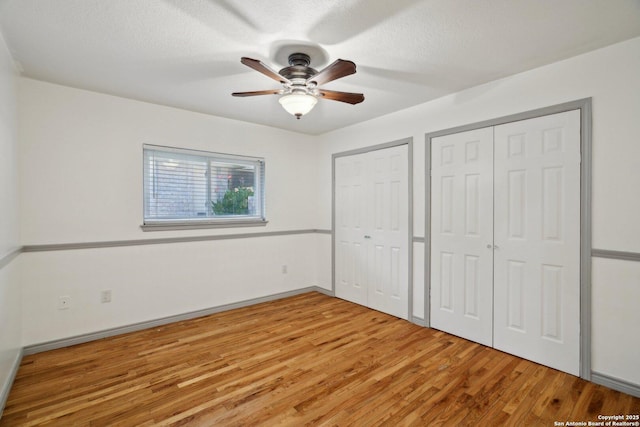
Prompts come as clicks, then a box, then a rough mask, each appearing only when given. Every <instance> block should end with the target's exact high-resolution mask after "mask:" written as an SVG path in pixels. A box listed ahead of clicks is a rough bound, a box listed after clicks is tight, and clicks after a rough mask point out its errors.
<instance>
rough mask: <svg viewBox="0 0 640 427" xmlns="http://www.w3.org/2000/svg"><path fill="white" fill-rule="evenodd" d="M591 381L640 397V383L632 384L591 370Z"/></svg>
mask: <svg viewBox="0 0 640 427" xmlns="http://www.w3.org/2000/svg"><path fill="white" fill-rule="evenodd" d="M591 382H593V383H596V384H600V385H603V386H605V387H609V388H611V389H613V390H618V391H621V392H622V393H626V394H630V395H631V396H635V397H640V385H638V384H631V383H629V382H626V381H624V380H621V379H619V378H614V377H610V376H608V375H605V374H601V373H598V372H591Z"/></svg>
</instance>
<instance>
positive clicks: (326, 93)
mask: <svg viewBox="0 0 640 427" xmlns="http://www.w3.org/2000/svg"><path fill="white" fill-rule="evenodd" d="M318 92H319V93H320V95H322V97H323V98H324V99H329V100H331V101H340V102H346V103H347V104H353V105H355V104H359V103H361V102H362V101H364V95H363V94H361V93H352V92H338V91H335V90H324V89H320V90H319V91H318Z"/></svg>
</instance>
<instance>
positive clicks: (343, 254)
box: [334, 145, 409, 319]
mask: <svg viewBox="0 0 640 427" xmlns="http://www.w3.org/2000/svg"><path fill="white" fill-rule="evenodd" d="M334 167H335V191H336V195H335V203H336V204H335V240H334V245H335V247H334V250H335V281H336V285H335V291H336V296H337V297H339V298H343V299H346V300H348V301H352V302H355V303H357V304H361V305H364V306H367V307H371V308H374V309H376V310H379V311H382V312H385V313H389V314H392V315H394V316H398V317H401V318H403V319H407V318H408V316H409V219H408V218H409V211H408V209H409V181H408V179H409V176H408V147H407V145H400V146H397V147H391V148H386V149H382V150H375V151H372V152H369V153H364V154H357V155H352V156H345V157H338V158H336V159H335V165H334Z"/></svg>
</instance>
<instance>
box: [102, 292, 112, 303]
mask: <svg viewBox="0 0 640 427" xmlns="http://www.w3.org/2000/svg"><path fill="white" fill-rule="evenodd" d="M100 302H101V303H103V304H104V303H106V302H111V289H107V290H104V291H102V292H101V293H100Z"/></svg>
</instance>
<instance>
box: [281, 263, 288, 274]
mask: <svg viewBox="0 0 640 427" xmlns="http://www.w3.org/2000/svg"><path fill="white" fill-rule="evenodd" d="M282 274H287V266H286V265H283V266H282Z"/></svg>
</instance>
